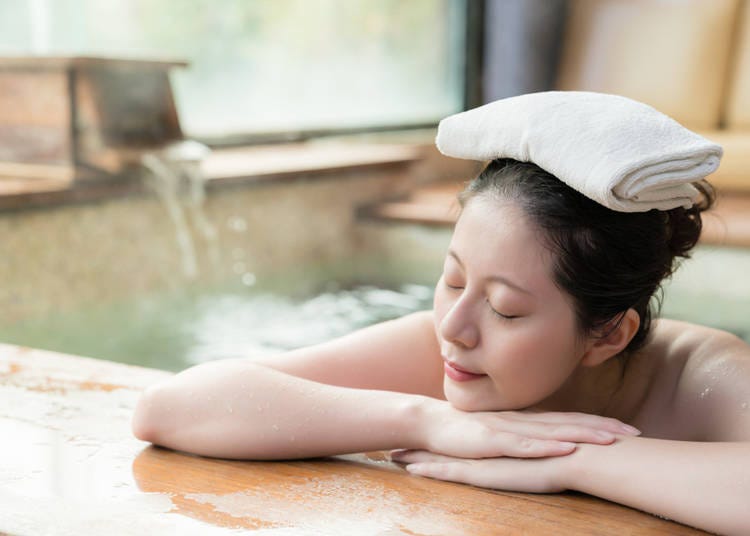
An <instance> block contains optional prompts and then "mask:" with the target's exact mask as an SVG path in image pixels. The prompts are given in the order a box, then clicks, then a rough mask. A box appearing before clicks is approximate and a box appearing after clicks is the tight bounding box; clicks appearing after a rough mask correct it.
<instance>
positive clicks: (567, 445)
mask: <svg viewBox="0 0 750 536" xmlns="http://www.w3.org/2000/svg"><path fill="white" fill-rule="evenodd" d="M557 445H558V447H560V450H571V449H574V448H576V444H575V443H571V442H569V441H558V442H557Z"/></svg>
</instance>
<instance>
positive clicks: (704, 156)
mask: <svg viewBox="0 0 750 536" xmlns="http://www.w3.org/2000/svg"><path fill="white" fill-rule="evenodd" d="M436 143H437V146H438V149H439V150H440V152H442V153H443V154H445V155H447V156H452V157H456V158H465V159H470V160H493V159H496V158H513V159H515V160H520V161H523V162H533V163H535V164H536V165H538V166H539V167H541V168H542V169H544V170H546V171H548V172H549V173H552V174H553V175H555V176H556V177H557V178H559V179H560V180H562V181H564V182H565V183H566V184H568V185H569V186H571V187H572V188H575V189H576V190H578V191H579V192H581V193H582V194H584V195H586V196H588V197H590V198H591V199H593V200H595V201H598V202H599V203H601V204H602V205H604V206H606V207H609V208H611V209H612V210H617V211H621V212H645V211H647V210H650V209H652V208H656V209H660V210H667V209H671V208H674V207H678V206H683V207H686V208H687V207H689V206H691V205H692V204H693V203H694V202H695V200H696V198H697V196H698V191H697V190H696V188H695V187H693V186H692V185H691V184H690V183H692V182H695V181H698V180H700V179H702V178H704V177H705V176H706V175H708V174H710V173H713V172H714V171H715V170H716V168H718V167H719V160H720V159H721V155H722V148H721V146H720V145H717V144H715V143H712V142H710V141H709V140H707V139H705V138H703V137H702V136H699V135H698V134H696V133H694V132H692V131H690V130H688V129H686V128H685V127H683V126H682V125H680V124H679V123H677V122H676V121H675V120H673V119H671V118H669V117H667V116H666V115H664V114H662V113H661V112H658V111H656V110H655V109H654V108H652V107H650V106H648V105H646V104H643V103H640V102H637V101H634V100H631V99H628V98H625V97H621V96H618V95H607V94H603V93H590V92H584V91H547V92H542V93H531V94H528V95H520V96H518V97H510V98H507V99H502V100H499V101H495V102H491V103H489V104H486V105H484V106H480V107H479V108H474V109H472V110H469V111H466V112H462V113H459V114H455V115H452V116H450V117H447V118H445V119H443V120H442V121H441V122H440V125H439V127H438V134H437V140H436Z"/></svg>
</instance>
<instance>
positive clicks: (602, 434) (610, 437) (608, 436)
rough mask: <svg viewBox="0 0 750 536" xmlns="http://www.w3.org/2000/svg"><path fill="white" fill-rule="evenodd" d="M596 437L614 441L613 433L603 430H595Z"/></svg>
mask: <svg viewBox="0 0 750 536" xmlns="http://www.w3.org/2000/svg"><path fill="white" fill-rule="evenodd" d="M596 437H598V438H599V439H603V440H604V441H614V439H615V436H614V434H611V433H609V432H604V431H598V432H596Z"/></svg>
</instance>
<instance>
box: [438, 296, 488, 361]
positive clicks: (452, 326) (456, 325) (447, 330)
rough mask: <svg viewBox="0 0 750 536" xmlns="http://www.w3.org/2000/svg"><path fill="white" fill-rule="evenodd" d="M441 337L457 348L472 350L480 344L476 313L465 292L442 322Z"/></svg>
mask: <svg viewBox="0 0 750 536" xmlns="http://www.w3.org/2000/svg"><path fill="white" fill-rule="evenodd" d="M440 336H441V337H442V338H443V340H445V341H447V342H450V343H451V344H455V345H456V346H459V347H462V348H466V349H471V348H474V347H476V345H477V344H478V343H479V329H478V327H477V324H476V318H475V311H474V308H473V306H472V303H471V301H470V300H469V299H468V295H467V294H466V292H465V291H464V292H463V293H462V294H461V296H460V297H459V298H458V299H457V300H456V301H454V302H453V304H452V305H451V307H450V309H448V312H447V313H446V314H445V316H444V317H443V319H442V320H441V322H440Z"/></svg>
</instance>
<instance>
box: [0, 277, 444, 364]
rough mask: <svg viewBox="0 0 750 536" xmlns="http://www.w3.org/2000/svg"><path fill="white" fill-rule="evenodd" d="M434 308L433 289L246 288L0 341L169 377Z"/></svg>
mask: <svg viewBox="0 0 750 536" xmlns="http://www.w3.org/2000/svg"><path fill="white" fill-rule="evenodd" d="M431 306H432V288H431V287H427V286H421V285H403V286H401V287H399V288H396V289H385V288H377V287H373V286H355V287H353V288H346V289H339V288H336V287H335V286H333V285H331V284H329V287H328V288H326V289H320V290H318V291H317V292H313V293H311V294H308V295H306V296H289V295H282V294H280V293H278V292H270V291H267V290H266V291H264V290H262V289H259V288H257V287H254V288H248V287H246V286H244V285H241V286H239V285H233V286H232V287H225V288H218V289H213V290H212V289H208V290H203V291H200V292H187V291H183V292H180V293H173V294H162V295H153V296H149V297H145V298H141V299H138V300H133V301H132V302H129V303H120V304H115V305H111V306H107V307H99V308H96V309H87V310H81V311H77V312H68V313H65V314H59V315H55V316H51V317H47V318H43V319H38V320H34V321H29V322H26V323H24V324H22V325H17V326H14V327H12V329H9V328H7V327H6V328H2V327H0V340H2V341H3V342H7V343H12V344H20V345H24V346H32V347H36V348H43V349H51V350H56V351H60V352H65V353H71V354H76V355H83V356H90V357H97V358H101V359H109V360H112V361H119V362H123V363H129V364H136V365H142V366H148V367H154V368H161V369H167V370H174V371H177V370H181V369H183V368H185V367H188V366H190V365H194V364H196V363H200V362H203V361H207V360H211V359H217V358H224V357H239V356H251V355H258V354H269V353H277V352H281V351H284V350H289V349H293V348H298V347H301V346H307V345H310V344H315V343H318V342H323V341H325V340H328V339H332V338H334V337H338V336H341V335H344V334H346V333H349V332H351V331H354V330H355V329H358V328H360V327H364V326H367V325H370V324H374V323H377V322H381V321H384V320H388V319H391V318H396V317H399V316H403V315H405V314H408V313H410V312H413V311H418V310H423V309H429V308H430V307H431Z"/></svg>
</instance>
